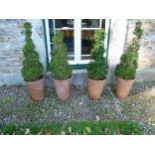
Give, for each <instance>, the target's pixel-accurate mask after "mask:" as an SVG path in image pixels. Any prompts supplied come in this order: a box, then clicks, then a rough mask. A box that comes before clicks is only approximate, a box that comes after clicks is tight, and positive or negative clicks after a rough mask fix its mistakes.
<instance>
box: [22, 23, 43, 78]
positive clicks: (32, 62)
mask: <svg viewBox="0 0 155 155" xmlns="http://www.w3.org/2000/svg"><path fill="white" fill-rule="evenodd" d="M24 28H25V36H26V38H25V41H26V43H25V45H24V48H23V52H24V60H23V68H22V74H23V77H24V80H25V81H37V80H39V79H40V77H41V76H42V74H43V65H42V64H41V63H40V62H39V55H38V53H37V52H36V51H35V45H34V43H33V41H32V39H31V35H32V31H31V29H32V26H31V24H30V23H29V22H26V23H25V24H24Z"/></svg>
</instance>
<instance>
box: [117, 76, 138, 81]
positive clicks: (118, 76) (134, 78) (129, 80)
mask: <svg viewBox="0 0 155 155" xmlns="http://www.w3.org/2000/svg"><path fill="white" fill-rule="evenodd" d="M116 78H117V79H121V80H124V81H133V80H135V78H136V77H134V78H133V79H129V80H126V79H123V78H122V77H119V76H116Z"/></svg>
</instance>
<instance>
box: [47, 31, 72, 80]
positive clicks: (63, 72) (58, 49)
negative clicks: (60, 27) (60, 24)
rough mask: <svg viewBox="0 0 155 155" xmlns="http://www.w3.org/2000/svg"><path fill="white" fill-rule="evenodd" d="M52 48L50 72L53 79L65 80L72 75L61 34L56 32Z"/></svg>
mask: <svg viewBox="0 0 155 155" xmlns="http://www.w3.org/2000/svg"><path fill="white" fill-rule="evenodd" d="M53 44H54V48H53V51H52V52H51V56H52V59H51V62H50V70H51V73H52V76H53V78H55V79H58V80H66V79H68V78H70V77H71V75H72V67H71V65H70V64H69V63H68V57H67V46H66V45H65V44H64V42H63V32H62V31H56V33H55V35H54V37H53Z"/></svg>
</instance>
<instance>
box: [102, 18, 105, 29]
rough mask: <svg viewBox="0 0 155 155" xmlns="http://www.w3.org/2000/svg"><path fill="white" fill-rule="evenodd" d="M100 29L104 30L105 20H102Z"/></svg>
mask: <svg viewBox="0 0 155 155" xmlns="http://www.w3.org/2000/svg"><path fill="white" fill-rule="evenodd" d="M102 29H105V19H102Z"/></svg>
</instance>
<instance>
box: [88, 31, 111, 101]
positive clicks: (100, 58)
mask: <svg viewBox="0 0 155 155" xmlns="http://www.w3.org/2000/svg"><path fill="white" fill-rule="evenodd" d="M94 39H95V43H94V47H93V48H92V50H91V57H92V59H93V60H92V61H91V62H90V63H89V64H88V67H87V71H88V85H87V90H88V96H89V98H90V99H93V100H97V99H100V97H101V95H102V92H103V89H104V85H105V79H106V76H107V70H108V63H107V59H106V58H105V57H104V53H105V49H104V31H103V30H101V29H99V30H96V31H95V34H94Z"/></svg>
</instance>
